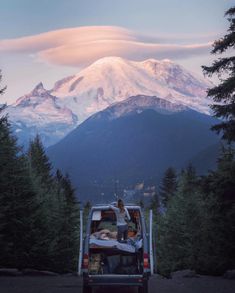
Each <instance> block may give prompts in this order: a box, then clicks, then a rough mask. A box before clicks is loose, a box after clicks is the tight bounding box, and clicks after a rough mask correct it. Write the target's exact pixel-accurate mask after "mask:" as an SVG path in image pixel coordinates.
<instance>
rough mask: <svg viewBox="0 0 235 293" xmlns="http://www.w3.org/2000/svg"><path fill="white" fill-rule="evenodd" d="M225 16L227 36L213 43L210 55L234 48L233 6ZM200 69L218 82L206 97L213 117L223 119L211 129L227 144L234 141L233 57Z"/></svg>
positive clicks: (219, 60) (234, 96)
mask: <svg viewBox="0 0 235 293" xmlns="http://www.w3.org/2000/svg"><path fill="white" fill-rule="evenodd" d="M225 16H227V17H228V20H229V22H230V26H229V29H228V34H226V35H225V36H224V37H223V38H221V39H219V40H217V41H215V42H214V44H213V50H212V51H211V53H212V54H217V53H219V54H222V53H224V52H228V54H229V53H230V52H231V51H229V50H231V49H234V47H235V6H234V7H232V8H230V9H229V10H228V11H227V12H226V13H225ZM232 52H233V51H232ZM229 55H231V54H229ZM202 68H203V71H204V73H205V74H207V75H208V76H212V75H213V74H217V75H218V78H219V80H220V84H219V85H217V86H215V87H213V88H211V89H209V90H208V96H209V97H212V98H213V100H214V102H215V104H213V105H212V106H211V108H212V109H213V111H214V113H215V116H216V117H218V118H222V119H223V120H222V122H221V123H219V124H217V125H215V126H213V127H212V129H213V130H215V131H217V132H222V133H223V138H224V139H225V140H227V141H228V142H232V141H235V56H229V57H228V56H225V57H223V58H219V59H217V60H215V61H214V62H213V64H212V65H211V66H209V67H208V66H203V67H202Z"/></svg>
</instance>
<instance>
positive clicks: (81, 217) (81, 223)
mask: <svg viewBox="0 0 235 293" xmlns="http://www.w3.org/2000/svg"><path fill="white" fill-rule="evenodd" d="M82 259H83V211H82V210H80V245H79V259H78V275H79V276H81V274H82Z"/></svg>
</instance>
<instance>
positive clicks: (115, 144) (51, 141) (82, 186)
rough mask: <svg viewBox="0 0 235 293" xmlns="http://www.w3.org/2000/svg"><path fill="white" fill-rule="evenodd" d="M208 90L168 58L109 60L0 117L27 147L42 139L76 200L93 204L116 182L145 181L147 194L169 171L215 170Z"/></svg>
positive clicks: (36, 92) (123, 185) (39, 89)
mask: <svg viewBox="0 0 235 293" xmlns="http://www.w3.org/2000/svg"><path fill="white" fill-rule="evenodd" d="M211 86H212V84H211V83H210V82H209V81H207V80H206V79H204V78H202V77H198V76H197V75H195V74H193V73H191V72H189V71H188V70H186V69H185V68H183V67H182V66H180V65H178V64H176V63H174V62H172V61H170V60H161V61H159V60H154V59H149V60H145V61H142V62H135V61H129V60H125V59H122V58H119V57H106V58H102V59H100V60H97V61H96V62H94V63H93V64H91V65H90V66H88V67H87V68H85V69H83V70H81V71H80V72H79V73H78V74H75V75H73V76H69V77H65V78H64V79H62V80H59V81H57V82H56V83H55V85H54V87H53V88H52V89H50V90H46V89H45V88H44V86H43V84H42V83H39V84H38V85H37V86H36V87H35V88H34V89H33V90H32V91H31V92H30V93H28V94H26V95H24V96H23V97H20V98H19V99H18V100H17V101H16V102H15V103H14V104H13V105H9V106H8V107H7V108H6V109H5V110H4V111H3V114H6V113H8V114H9V117H10V121H11V122H12V126H13V130H14V132H15V134H16V135H17V136H18V138H19V142H20V143H21V144H23V145H24V146H27V144H28V142H29V140H30V139H32V138H33V137H34V136H35V135H36V134H40V136H41V138H42V141H43V143H44V145H45V146H46V147H48V146H50V147H49V149H48V155H49V156H50V158H51V160H52V161H53V163H54V165H55V167H59V168H61V169H62V170H63V171H64V172H68V173H69V174H70V175H71V178H72V182H73V184H74V185H75V186H76V187H77V191H78V194H79V195H80V198H83V199H86V198H93V199H95V200H97V198H98V197H99V196H100V195H102V196H103V197H107V198H109V196H110V194H112V193H113V192H114V187H115V186H116V185H117V182H118V187H119V189H120V190H124V189H126V190H130V193H131V192H132V191H131V190H132V189H133V188H134V186H139V185H138V184H141V186H142V185H143V182H144V185H145V186H149V188H150V189H151V188H152V187H151V186H153V185H156V184H157V183H159V181H160V179H161V177H162V175H163V173H164V171H165V169H166V168H168V167H169V166H172V167H175V168H176V169H178V170H179V169H180V168H182V167H184V166H185V165H186V164H187V163H189V162H190V161H192V162H193V163H194V165H195V166H196V167H198V169H199V171H200V173H203V172H206V171H207V170H208V169H210V168H214V167H215V161H216V159H215V158H216V156H217V154H218V149H219V146H218V141H219V138H218V136H216V135H215V134H214V133H213V132H211V131H210V127H211V125H213V124H215V123H216V120H215V119H214V118H212V117H211V116H210V115H209V114H210V108H209V106H208V104H210V102H211V101H210V100H208V98H206V90H207V89H208V88H210V87H211ZM115 188H117V186H116V187H115ZM151 190H152V189H151Z"/></svg>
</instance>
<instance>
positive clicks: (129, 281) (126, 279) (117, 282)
mask: <svg viewBox="0 0 235 293" xmlns="http://www.w3.org/2000/svg"><path fill="white" fill-rule="evenodd" d="M147 280H148V276H147V275H114V274H112V275H86V274H84V275H83V282H84V283H85V284H86V285H88V286H127V285H128V286H142V285H143V283H144V282H145V281H147Z"/></svg>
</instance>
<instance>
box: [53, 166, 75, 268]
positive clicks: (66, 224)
mask: <svg viewBox="0 0 235 293" xmlns="http://www.w3.org/2000/svg"><path fill="white" fill-rule="evenodd" d="M56 180H57V185H58V187H59V189H60V192H59V193H58V196H59V197H60V212H59V219H58V223H59V227H58V228H59V230H58V234H57V237H56V246H55V251H54V252H55V255H54V258H55V259H54V266H55V270H57V271H58V270H59V271H60V272H64V271H74V270H76V267H77V260H78V247H79V244H78V241H79V205H78V202H77V200H76V196H75V190H74V189H73V187H72V185H71V181H70V179H69V176H68V175H66V176H65V177H64V176H63V175H62V173H61V172H60V171H59V170H57V172H56Z"/></svg>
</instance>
